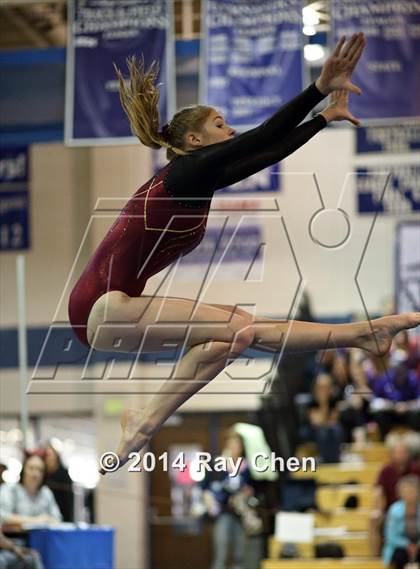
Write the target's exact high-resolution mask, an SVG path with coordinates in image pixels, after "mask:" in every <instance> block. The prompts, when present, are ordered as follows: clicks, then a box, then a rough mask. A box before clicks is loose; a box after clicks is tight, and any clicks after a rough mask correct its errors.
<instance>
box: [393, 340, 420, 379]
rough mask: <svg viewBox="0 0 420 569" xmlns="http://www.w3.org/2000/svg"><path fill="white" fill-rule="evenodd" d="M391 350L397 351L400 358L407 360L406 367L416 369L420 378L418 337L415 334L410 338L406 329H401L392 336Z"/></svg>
mask: <svg viewBox="0 0 420 569" xmlns="http://www.w3.org/2000/svg"><path fill="white" fill-rule="evenodd" d="M393 350H394V351H398V352H399V356H400V359H404V360H405V361H406V362H407V367H408V369H411V370H414V371H416V372H417V375H418V377H419V378H420V342H419V338H418V337H417V338H416V337H415V336H412V337H411V338H410V335H409V333H408V330H402V331H401V332H400V333H399V334H397V335H396V336H395V338H394V341H393Z"/></svg>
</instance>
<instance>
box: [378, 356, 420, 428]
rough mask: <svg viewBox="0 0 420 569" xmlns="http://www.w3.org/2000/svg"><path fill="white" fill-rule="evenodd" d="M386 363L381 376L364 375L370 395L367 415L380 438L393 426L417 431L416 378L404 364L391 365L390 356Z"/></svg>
mask: <svg viewBox="0 0 420 569" xmlns="http://www.w3.org/2000/svg"><path fill="white" fill-rule="evenodd" d="M390 362H391V366H390V367H389V368H388V369H386V370H385V371H383V372H382V373H381V372H378V371H376V370H373V369H371V370H369V371H368V372H367V379H368V385H369V387H370V388H371V390H372V393H373V396H374V398H373V400H372V402H371V412H372V415H373V417H374V419H375V421H376V422H377V424H378V426H379V430H380V431H381V435H382V437H383V438H384V437H385V436H386V435H387V434H388V432H389V431H390V429H391V428H392V427H393V426H394V425H396V424H405V425H407V426H408V427H410V428H411V429H413V430H415V431H420V377H419V375H418V373H417V372H416V371H415V370H413V369H409V367H408V365H407V361H405V360H403V361H399V362H396V361H395V360H394V362H393V358H392V356H391V358H390ZM392 363H393V364H394V365H392Z"/></svg>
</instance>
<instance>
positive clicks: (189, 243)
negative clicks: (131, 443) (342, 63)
mask: <svg viewBox="0 0 420 569" xmlns="http://www.w3.org/2000/svg"><path fill="white" fill-rule="evenodd" d="M323 98H324V95H322V94H321V93H320V92H319V91H318V89H317V88H316V87H315V85H314V84H312V85H311V86H310V87H308V88H307V89H306V90H305V91H303V92H302V93H301V94H300V95H298V97H295V98H294V99H293V100H292V101H290V102H289V103H287V104H286V105H285V106H284V107H282V108H281V109H280V110H279V111H277V112H276V113H275V114H274V115H273V116H272V117H270V118H269V119H268V120H267V121H265V122H264V123H262V124H261V125H260V126H258V127H256V128H254V129H252V130H249V131H247V132H244V133H243V134H241V135H238V136H236V137H234V138H231V139H229V140H226V141H224V142H220V143H217V144H211V145H208V146H205V147H202V148H199V149H197V150H194V151H193V152H191V153H190V154H188V155H186V156H178V157H177V158H175V159H173V160H172V161H171V162H169V163H168V164H167V165H166V166H165V167H164V168H162V169H161V170H160V171H159V172H158V174H157V175H156V176H154V177H153V178H152V179H151V180H149V181H148V182H146V184H144V185H143V186H142V187H141V188H139V189H138V190H137V191H136V192H135V194H134V195H133V196H132V197H131V198H130V199H129V201H128V202H127V204H126V205H125V206H124V208H123V209H122V211H121V213H120V215H119V216H118V218H117V219H116V221H115V222H114V223H113V225H112V227H111V228H110V229H109V231H108V233H107V234H106V235H105V237H104V239H103V240H102V242H101V243H100V245H99V246H98V248H97V249H96V251H95V252H94V253H93V255H92V257H91V258H90V260H89V262H88V263H87V265H86V268H85V269H84V271H83V272H82V274H81V275H80V277H79V279H78V281H77V282H76V284H75V286H74V288H73V290H72V291H71V294H70V297H69V305H68V313H69V320H70V323H71V325H72V327H73V330H74V332H75V334H76V336H77V337H78V339H79V340H80V341H81V342H82V343H83V344H85V345H86V346H89V343H88V341H87V336H86V331H87V328H86V325H87V321H88V318H89V314H90V311H91V309H92V306H93V305H94V304H95V302H96V301H97V300H98V299H99V298H100V297H101V296H102V295H103V294H105V293H106V292H109V291H112V290H118V291H122V292H124V293H126V294H127V295H129V296H139V295H140V294H141V293H142V291H143V289H144V287H145V284H146V281H147V279H148V278H150V277H151V276H152V275H155V274H156V273H158V272H159V271H161V270H162V269H164V268H165V267H167V266H168V265H170V264H171V263H173V262H174V261H175V260H176V259H177V258H179V256H180V255H185V254H187V253H188V252H190V251H191V250H192V249H194V248H195V247H197V245H198V244H199V243H200V241H201V240H202V238H203V236H204V233H205V229H206V223H207V216H208V213H209V209H210V205H211V199H212V196H213V193H214V191H215V190H217V189H220V188H223V187H226V186H228V185H231V184H234V183H235V182H237V181H239V180H242V179H244V178H246V177H248V176H250V175H252V174H254V173H255V172H258V171H260V170H262V169H264V168H266V167H267V166H269V165H271V164H275V163H276V162H278V161H279V160H282V159H283V158H285V157H286V156H288V155H289V154H291V153H292V152H294V151H295V150H296V149H297V148H300V146H302V145H303V144H304V143H305V142H307V141H308V140H309V139H310V138H311V137H312V136H314V135H315V134H316V133H317V132H319V131H320V130H321V129H322V128H324V127H325V125H326V120H325V119H324V117H323V116H322V115H318V116H316V117H315V118H314V119H312V120H310V121H307V122H305V123H303V124H301V125H300V126H297V125H299V123H300V122H301V121H302V120H303V119H304V118H305V116H306V115H307V114H308V112H309V111H310V110H311V109H312V108H313V107H314V106H315V105H316V104H317V103H318V102H320V101H321V100H322V99H323Z"/></svg>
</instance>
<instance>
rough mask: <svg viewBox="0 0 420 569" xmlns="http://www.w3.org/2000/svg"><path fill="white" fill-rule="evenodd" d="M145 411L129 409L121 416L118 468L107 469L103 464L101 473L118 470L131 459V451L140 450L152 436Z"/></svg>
mask: <svg viewBox="0 0 420 569" xmlns="http://www.w3.org/2000/svg"><path fill="white" fill-rule="evenodd" d="M146 424H147V423H146V420H145V414H144V411H138V410H134V409H127V410H126V411H124V412H123V414H122V416H121V430H122V434H121V439H120V444H119V445H118V450H117V452H116V454H117V456H118V460H119V464H118V467H117V468H113V467H112V466H111V465H110V466H111V468H109V469H106V468H104V467H103V466H101V468H100V469H99V473H100V474H102V475H104V474H106V473H107V472H116V471H117V470H118V469H119V468H121V467H122V466H124V464H125V463H126V462H127V461H128V460H129V458H128V457H129V454H130V453H131V452H139V451H140V450H141V449H142V448H143V447H144V446H146V445H147V443H148V442H149V441H150V439H151V438H152V434H151V433H150V431H149V430H148V428H147V427H146Z"/></svg>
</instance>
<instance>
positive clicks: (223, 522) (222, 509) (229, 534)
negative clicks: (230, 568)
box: [209, 432, 253, 569]
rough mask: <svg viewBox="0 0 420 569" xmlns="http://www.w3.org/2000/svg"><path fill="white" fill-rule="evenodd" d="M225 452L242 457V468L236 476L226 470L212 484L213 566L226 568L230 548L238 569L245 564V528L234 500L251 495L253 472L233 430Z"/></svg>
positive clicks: (240, 438)
mask: <svg viewBox="0 0 420 569" xmlns="http://www.w3.org/2000/svg"><path fill="white" fill-rule="evenodd" d="M223 454H224V455H225V456H230V457H231V458H232V459H233V460H234V461H235V462H236V461H238V460H239V459H241V458H242V461H241V468H240V471H239V473H238V474H237V475H236V476H229V471H224V472H223V473H222V476H221V478H220V480H217V481H214V482H212V483H211V484H210V486H209V490H210V493H211V495H212V497H213V500H214V502H213V506H211V508H210V509H211V512H212V514H213V515H216V516H217V517H216V521H215V524H214V527H213V551H214V554H213V564H212V568H213V569H226V567H227V562H228V557H229V551H230V550H231V552H232V555H233V563H234V567H235V569H243V567H244V548H245V531H244V528H243V525H242V522H241V517H240V515H239V514H238V513H237V511H236V510H235V507H234V506H233V501H234V499H235V498H236V497H238V495H239V494H241V493H242V494H243V495H245V496H251V495H252V493H253V490H252V488H251V486H250V485H249V484H250V473H249V469H248V466H247V463H246V459H245V458H244V455H245V447H244V443H243V439H242V437H241V436H240V435H239V434H238V433H235V432H230V433H229V435H228V437H227V441H226V447H225V449H224V452H223Z"/></svg>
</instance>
